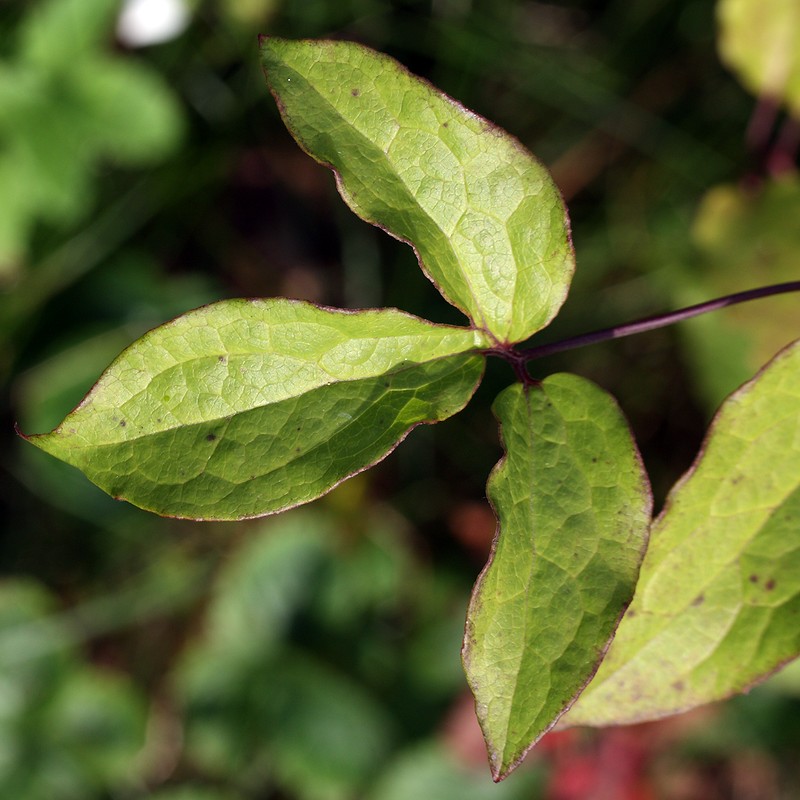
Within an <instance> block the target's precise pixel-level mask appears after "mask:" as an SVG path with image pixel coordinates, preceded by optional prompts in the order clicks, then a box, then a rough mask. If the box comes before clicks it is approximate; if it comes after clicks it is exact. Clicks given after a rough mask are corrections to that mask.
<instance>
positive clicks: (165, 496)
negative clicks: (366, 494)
mask: <svg viewBox="0 0 800 800" xmlns="http://www.w3.org/2000/svg"><path fill="white" fill-rule="evenodd" d="M483 341H484V340H483V339H482V338H481V335H480V334H478V333H476V332H475V331H473V330H470V329H467V328H452V327H447V326H439V325H434V324H432V323H429V322H425V321H424V320H420V319H418V318H416V317H412V316H410V315H408V314H404V313H402V312H399V311H396V310H393V309H382V310H379V311H374V310H372V311H363V312H344V311H335V310H331V309H322V308H318V307H316V306H313V305H311V304H308V303H301V302H296V301H290V300H283V299H275V300H229V301H223V302H221V303H216V304H214V305H210V306H206V307H204V308H201V309H198V310H196V311H193V312H190V313H189V314H186V315H184V316H182V317H178V318H177V319H176V320H174V321H172V322H171V323H167V324H166V325H163V326H161V327H159V328H156V329H155V330H153V331H151V332H150V333H149V334H147V335H146V336H144V337H143V338H142V339H140V340H139V341H138V342H136V343H134V344H133V345H132V346H131V347H130V348H128V349H127V350H126V351H125V352H124V353H123V354H122V355H121V356H120V357H119V358H118V359H117V360H116V361H115V362H114V363H113V364H112V365H111V366H110V367H109V368H108V370H107V371H106V372H105V373H104V375H103V376H102V378H101V379H100V380H99V381H98V383H97V384H96V386H95V387H94V389H93V390H92V391H91V392H90V393H89V395H88V396H87V397H86V399H85V400H84V401H83V403H81V405H80V406H78V408H77V409H75V411H73V412H72V413H71V414H70V415H69V416H67V418H66V419H65V420H64V422H63V423H62V424H61V425H60V426H59V427H58V428H56V429H55V430H54V431H53V432H52V433H49V434H44V435H40V436H32V437H30V440H31V441H32V442H33V443H34V444H36V445H37V446H39V447H40V448H42V449H43V450H46V451H47V452H49V453H51V454H52V455H54V456H56V457H58V458H60V459H62V460H63V461H66V462H68V463H70V464H72V465H74V466H76V467H78V468H79V469H80V470H81V471H83V472H84V473H85V474H86V475H87V477H89V479H90V480H92V481H93V482H94V483H96V484H97V485H98V486H100V487H101V488H102V489H104V490H105V491H106V492H108V493H109V494H111V495H113V496H115V497H119V498H121V499H125V500H129V501H130V502H132V503H134V504H135V505H138V506H140V507H142V508H146V509H148V510H152V511H155V512H157V513H159V514H165V515H170V516H178V517H188V518H193V519H244V518H246V517H253V516H260V515H262V514H268V513H273V512H276V511H280V510H283V509H285V508H289V507H292V506H295V505H298V504H300V503H305V502H308V501H309V500H313V499H314V498H316V497H319V496H320V495H321V494H324V493H325V492H327V491H328V490H329V489H331V488H332V487H333V486H335V485H336V484H337V483H339V482H340V481H342V480H343V479H345V478H347V477H349V476H351V475H353V474H355V473H356V472H359V471H361V470H363V469H365V468H366V467H368V466H370V465H372V464H374V463H375V462H376V461H379V460H380V459H381V458H383V457H384V456H385V455H386V454H387V453H389V452H390V451H391V450H392V449H393V448H394V447H395V446H396V445H397V443H398V442H399V441H401V440H402V439H403V438H404V437H405V435H406V434H407V432H408V431H409V430H410V429H411V428H413V427H414V426H416V425H418V424H420V423H429V422H437V421H439V420H442V419H446V418H447V417H449V416H451V415H452V414H454V413H456V412H457V411H459V410H460V409H461V408H463V406H464V405H465V404H466V402H467V401H468V400H469V398H470V397H471V396H472V393H473V392H474V390H475V388H476V386H477V383H478V381H479V380H480V376H481V374H482V370H483V358H482V357H481V356H477V355H474V354H471V353H472V351H474V350H475V349H476V347H477V346H478V345H480V344H481V343H483Z"/></svg>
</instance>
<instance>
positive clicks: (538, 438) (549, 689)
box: [463, 374, 651, 780]
mask: <svg viewBox="0 0 800 800" xmlns="http://www.w3.org/2000/svg"><path fill="white" fill-rule="evenodd" d="M494 410H495V414H496V416H497V417H498V420H499V421H500V425H501V431H502V437H503V441H504V445H505V450H506V455H505V457H504V458H503V460H501V461H500V463H499V464H498V465H497V467H496V468H495V470H494V472H493V473H492V476H491V477H490V480H489V484H488V487H487V491H488V495H489V499H490V500H491V503H492V505H493V507H494V509H495V512H496V514H497V516H498V520H499V525H498V533H497V537H496V540H495V545H494V548H493V552H492V555H491V557H490V559H489V562H488V564H487V566H486V567H485V569H484V571H483V572H482V574H481V576H480V578H479V579H478V582H477V584H476V586H475V590H474V592H473V597H472V601H471V604H470V609H469V614H468V619H467V629H466V635H465V640H464V653H463V656H464V666H465V670H466V672H467V677H468V680H469V683H470V686H471V688H472V690H473V693H474V694H475V698H476V708H477V713H478V717H479V720H480V722H481V726H482V728H483V732H484V736H485V738H486V741H487V744H488V747H489V756H490V762H491V766H492V772H493V774H494V776H495V779H496V780H499V779H501V778H503V777H504V776H505V775H507V774H508V773H509V772H510V771H511V770H512V769H513V768H514V767H515V766H516V765H517V764H518V763H519V761H520V760H521V759H522V758H523V756H524V755H525V753H526V752H527V751H528V750H529V749H530V747H531V746H532V745H533V744H534V743H535V742H536V741H538V739H539V738H540V737H541V736H542V735H543V734H544V733H545V732H546V731H547V730H548V729H549V728H551V727H552V726H553V725H554V723H555V722H556V721H557V720H558V718H559V717H560V716H561V714H563V713H564V711H565V710H566V709H567V708H569V706H570V705H571V704H572V702H573V701H574V700H575V698H576V696H577V695H578V694H579V693H580V691H581V690H582V688H583V687H584V686H585V685H586V683H587V682H588V681H589V679H590V678H591V676H592V674H593V673H594V671H595V670H596V669H597V666H598V664H599V662H600V660H601V659H602V657H603V653H604V652H605V650H606V648H607V646H608V642H609V640H610V638H611V636H612V635H613V633H614V629H615V628H616V626H617V623H618V622H619V619H620V617H621V615H622V612H623V611H624V609H625V607H626V606H627V604H628V603H629V602H630V599H631V597H632V596H633V591H634V587H635V584H636V577H637V574H638V571H639V564H640V562H641V559H642V556H643V553H644V548H645V545H646V538H647V527H648V523H649V521H650V513H651V495H650V489H649V484H648V481H647V477H646V475H645V473H644V470H643V467H642V464H641V461H640V459H639V457H638V454H637V451H636V447H635V445H634V443H633V440H632V438H631V434H630V432H629V430H628V427H627V424H626V422H625V420H624V418H623V416H622V414H621V412H620V410H619V408H618V407H617V405H616V403H615V402H614V401H613V399H612V398H611V397H610V396H609V395H607V394H606V393H605V392H603V391H602V390H600V389H599V388H597V387H596V386H594V385H593V384H591V383H589V382H588V381H586V380H584V379H582V378H578V377H577V376H574V375H563V374H561V375H554V376H551V377H549V378H547V379H546V380H545V381H544V382H543V383H542V384H541V385H539V386H536V387H532V388H529V389H527V390H525V389H524V388H523V387H522V386H521V385H514V386H511V387H509V388H508V389H506V390H505V391H504V392H503V393H501V394H500V396H499V397H498V398H497V400H496V402H495V406H494Z"/></svg>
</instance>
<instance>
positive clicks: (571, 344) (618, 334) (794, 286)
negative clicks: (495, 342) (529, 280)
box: [518, 281, 800, 362]
mask: <svg viewBox="0 0 800 800" xmlns="http://www.w3.org/2000/svg"><path fill="white" fill-rule="evenodd" d="M787 292H800V281H790V282H789V283H776V284H773V285H772V286H761V287H759V288H758V289H750V290H748V291H746V292H737V293H736V294H729V295H727V296H725V297H718V298H717V299H716V300H709V301H708V302H706V303H698V304H697V305H696V306H689V308H682V309H679V310H678V311H673V312H671V313H669V314H657V315H655V316H653V317H645V318H644V319H639V320H635V321H634V322H628V323H626V324H624V325H615V326H614V327H613V328H603V329H602V330H599V331H591V332H590V333H582V334H581V335H580V336H573V337H571V338H569V339H562V340H561V341H560V342H553V343H552V344H542V345H539V346H537V347H528V348H527V349H523V350H519V351H518V354H519V356H521V357H522V358H523V359H524V360H525V361H526V362H528V361H533V360H534V359H535V358H544V356H549V355H553V353H561V352H563V351H564V350H573V349H575V348H576V347H585V346H586V345H589V344H597V343H598V342H605V341H608V340H609V339H620V338H622V337H623V336H631V335H633V334H634V333H644V332H645V331H652V330H655V329H656V328H664V327H666V326H667V325H672V324H673V323H675V322H682V321H683V320H685V319H691V318H692V317H697V316H699V315H700V314H705V313H707V312H708V311H716V310H717V309H720V308H725V307H727V306H733V305H736V304H737V303H746V302H748V301H749V300H758V299H759V298H760V297H770V296H771V295H774V294H785V293H787Z"/></svg>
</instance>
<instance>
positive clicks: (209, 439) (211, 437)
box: [206, 433, 217, 442]
mask: <svg viewBox="0 0 800 800" xmlns="http://www.w3.org/2000/svg"><path fill="white" fill-rule="evenodd" d="M216 438H217V434H216V433H209V434H208V436H206V441H207V442H213V441H216Z"/></svg>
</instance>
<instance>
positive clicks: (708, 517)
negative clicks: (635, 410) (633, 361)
mask: <svg viewBox="0 0 800 800" xmlns="http://www.w3.org/2000/svg"><path fill="white" fill-rule="evenodd" d="M798 515H800V342H795V343H794V344H793V345H790V346H789V347H788V348H786V349H785V350H783V351H782V352H781V353H779V354H778V356H777V357H776V358H775V359H774V360H773V361H772V362H771V363H770V364H768V365H767V366H766V367H765V368H764V370H762V372H761V373H760V374H759V375H757V376H756V377H755V378H754V379H753V380H752V381H750V382H749V383H747V384H745V385H744V386H743V387H741V388H740V389H739V390H737V391H736V392H734V393H733V394H732V395H731V396H730V397H729V398H728V400H727V401H726V402H725V403H724V404H723V405H722V407H721V408H720V410H719V412H718V414H717V416H716V417H715V419H714V421H713V423H712V425H711V428H710V429H709V433H708V435H707V437H706V441H705V442H704V444H703V447H702V448H701V451H700V454H699V455H698V458H697V460H696V461H695V463H694V465H693V466H692V468H691V469H690V470H689V472H687V473H686V475H685V476H684V477H683V478H682V479H681V481H679V483H678V484H677V485H676V487H675V488H674V489H673V491H672V493H671V494H670V497H669V498H668V500H667V505H666V507H665V509H664V511H663V512H662V514H661V515H660V516H659V518H658V519H657V520H656V523H655V524H654V527H653V535H652V539H651V548H650V551H649V552H648V554H647V557H646V558H645V562H644V564H643V566H642V575H641V579H640V584H639V587H638V588H637V593H636V596H635V598H634V600H633V603H632V604H631V607H630V608H629V610H628V613H627V614H626V616H625V618H624V619H623V621H622V623H621V624H620V627H619V630H618V632H617V637H616V639H615V641H614V643H613V644H612V646H611V648H610V650H609V653H608V656H607V658H606V661H605V662H604V664H603V666H602V667H601V668H600V670H599V671H598V674H597V675H596V677H595V679H594V680H593V682H592V683H591V684H590V685H589V687H588V688H587V690H586V692H585V693H584V695H583V696H582V697H581V699H580V700H579V701H578V703H577V704H576V705H575V706H574V708H573V709H571V711H570V712H569V714H568V716H567V717H565V719H564V722H565V723H567V724H572V725H584V724H585V725H605V724H611V723H613V724H620V723H627V722H636V721H643V720H646V719H654V718H658V717H662V716H666V715H669V714H674V713H678V712H680V711H685V710H688V709H689V708H693V707H694V706H697V705H700V704H702V703H707V702H711V701H712V700H721V699H724V698H725V697H729V696H730V695H732V694H735V693H738V692H741V691H743V690H746V689H748V688H749V687H750V686H752V684H753V683H755V682H756V681H758V680H760V679H762V678H764V677H766V676H767V675H769V674H770V673H772V672H773V671H775V670H776V669H778V668H780V667H781V666H782V665H783V664H785V663H787V662H788V661H789V660H791V659H792V658H794V657H796V656H797V655H798V652H800V630H799V629H798V626H797V615H798V613H800V583H799V582H798V578H797V575H798V573H800V569H799V567H800V547H799V546H798V544H797V519H798ZM676 574H677V575H678V576H679V577H678V578H676V577H675V576H676Z"/></svg>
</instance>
